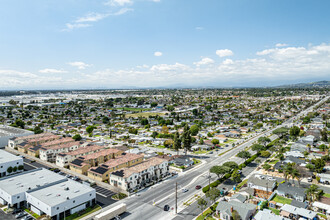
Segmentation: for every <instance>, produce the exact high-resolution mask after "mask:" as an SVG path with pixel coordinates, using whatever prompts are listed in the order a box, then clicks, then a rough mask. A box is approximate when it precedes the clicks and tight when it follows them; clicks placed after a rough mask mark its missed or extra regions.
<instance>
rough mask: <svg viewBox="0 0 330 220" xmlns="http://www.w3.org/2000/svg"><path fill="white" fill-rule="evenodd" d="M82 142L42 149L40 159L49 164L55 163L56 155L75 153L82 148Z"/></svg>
mask: <svg viewBox="0 0 330 220" xmlns="http://www.w3.org/2000/svg"><path fill="white" fill-rule="evenodd" d="M82 146H83V145H81V143H80V142H77V141H76V142H69V143H64V144H59V145H56V146H51V147H41V148H40V149H39V157H40V159H41V160H44V161H48V162H55V161H56V155H57V154H59V153H67V152H70V151H74V150H77V149H79V148H80V147H82Z"/></svg>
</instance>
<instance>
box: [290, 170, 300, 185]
mask: <svg viewBox="0 0 330 220" xmlns="http://www.w3.org/2000/svg"><path fill="white" fill-rule="evenodd" d="M291 177H292V179H293V180H294V179H297V181H298V186H300V173H299V171H298V170H297V169H293V170H292V172H291Z"/></svg>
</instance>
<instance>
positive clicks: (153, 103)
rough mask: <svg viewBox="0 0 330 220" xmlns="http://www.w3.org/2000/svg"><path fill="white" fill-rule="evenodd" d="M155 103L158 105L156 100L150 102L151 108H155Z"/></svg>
mask: <svg viewBox="0 0 330 220" xmlns="http://www.w3.org/2000/svg"><path fill="white" fill-rule="evenodd" d="M157 105H158V104H157V102H152V103H151V104H150V107H151V108H155V107H156V106H157Z"/></svg>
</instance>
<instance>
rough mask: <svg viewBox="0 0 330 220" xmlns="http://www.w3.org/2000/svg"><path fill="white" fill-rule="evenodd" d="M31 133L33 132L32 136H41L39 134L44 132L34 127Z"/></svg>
mask: <svg viewBox="0 0 330 220" xmlns="http://www.w3.org/2000/svg"><path fill="white" fill-rule="evenodd" d="M33 132H34V134H41V133H43V132H44V130H42V129H41V128H40V126H35V127H34V129H33Z"/></svg>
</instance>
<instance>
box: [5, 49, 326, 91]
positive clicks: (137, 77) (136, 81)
mask: <svg viewBox="0 0 330 220" xmlns="http://www.w3.org/2000/svg"><path fill="white" fill-rule="evenodd" d="M256 53H257V54H258V55H254V56H252V57H249V58H246V59H240V60H237V59H235V60H232V59H228V58H226V59H224V60H223V61H220V62H218V63H217V62H216V61H214V65H200V66H197V65H196V64H197V63H198V62H201V61H203V59H204V62H202V63H211V61H210V60H207V59H205V58H203V59H201V60H200V61H198V62H196V63H194V65H186V64H182V63H180V62H176V63H173V64H166V63H163V64H157V65H153V66H148V65H146V64H144V65H140V66H136V67H133V68H127V69H119V70H113V69H103V70H99V71H96V72H88V70H85V71H83V72H84V73H75V74H71V75H70V74H62V75H60V74H57V75H56V77H49V76H52V75H45V74H42V73H37V74H35V73H31V72H28V71H15V70H0V88H6V89H7V88H14V89H15V88H16V89H17V88H35V89H36V88H40V87H41V86H44V88H58V87H59V86H62V87H63V88H121V87H126V86H136V87H154V86H168V85H187V86H193V85H196V86H203V85H214V86H219V87H221V86H230V85H241V86H251V85H260V86H264V85H267V83H271V84H278V82H281V83H280V84H282V83H283V81H287V82H289V81H291V82H299V81H306V80H315V79H316V80H329V72H330V62H329V60H330V44H320V45H315V46H312V45H311V46H308V47H289V48H276V47H274V48H270V49H268V50H263V51H258V52H256ZM70 65H72V66H75V67H77V68H78V69H84V68H87V67H88V66H91V65H90V64H86V63H84V62H72V63H70ZM45 72H49V71H45ZM38 74H39V75H38ZM77 74H78V75H77ZM59 75H60V76H59ZM268 85H269V84H268ZM64 86H65V87H64Z"/></svg>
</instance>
